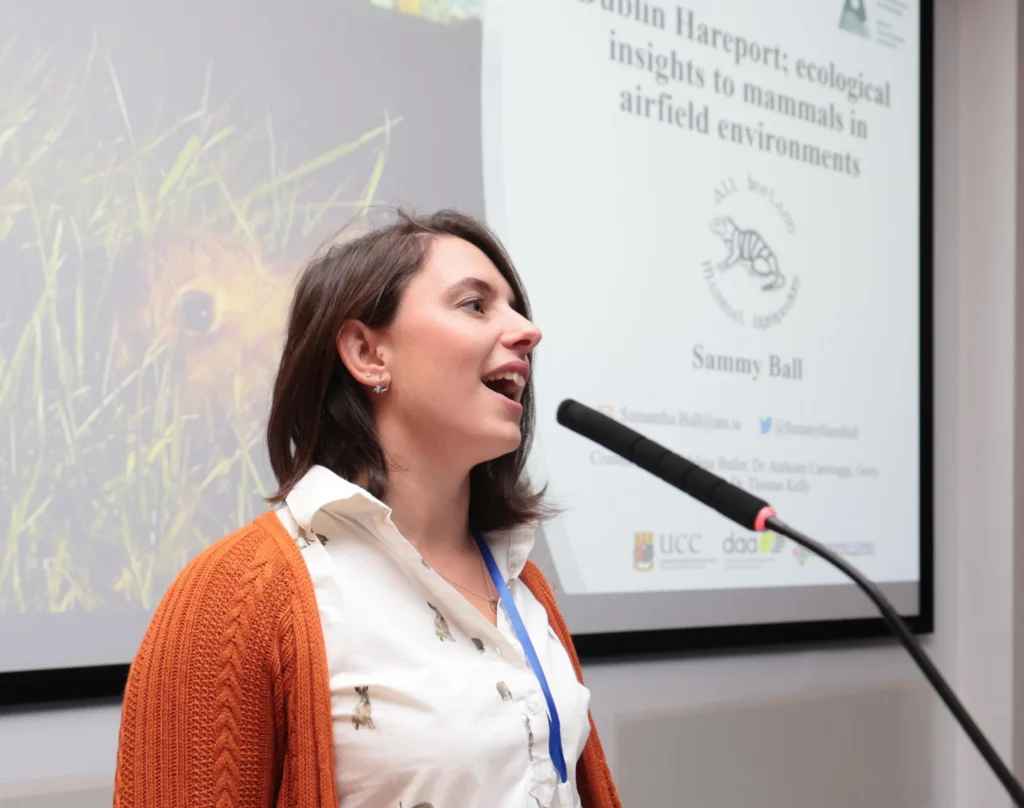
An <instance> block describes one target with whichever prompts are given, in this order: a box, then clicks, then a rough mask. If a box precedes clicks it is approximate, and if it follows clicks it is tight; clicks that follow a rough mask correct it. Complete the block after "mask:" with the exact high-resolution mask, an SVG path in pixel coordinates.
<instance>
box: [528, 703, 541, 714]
mask: <svg viewBox="0 0 1024 808" xmlns="http://www.w3.org/2000/svg"><path fill="white" fill-rule="evenodd" d="M526 706H527V708H528V709H529V710H530V712H531V713H533V714H535V715H536V714H537V713H539V712H540V705H539V704H537V702H535V701H531V702H530V703H529V704H527V705H526Z"/></svg>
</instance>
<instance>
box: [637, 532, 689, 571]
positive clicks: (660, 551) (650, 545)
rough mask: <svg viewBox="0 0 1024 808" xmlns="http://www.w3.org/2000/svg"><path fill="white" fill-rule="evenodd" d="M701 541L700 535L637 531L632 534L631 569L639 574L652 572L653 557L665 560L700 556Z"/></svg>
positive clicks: (653, 565)
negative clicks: (639, 572)
mask: <svg viewBox="0 0 1024 808" xmlns="http://www.w3.org/2000/svg"><path fill="white" fill-rule="evenodd" d="M701 540H702V537H701V534H700V533H654V532H653V531H649V530H644V531H639V532H637V533H634V534H633V567H634V569H636V570H639V571H641V572H648V571H650V570H653V569H654V567H655V555H657V556H660V557H661V558H663V559H666V560H668V559H672V558H680V557H687V556H697V555H700V552H701Z"/></svg>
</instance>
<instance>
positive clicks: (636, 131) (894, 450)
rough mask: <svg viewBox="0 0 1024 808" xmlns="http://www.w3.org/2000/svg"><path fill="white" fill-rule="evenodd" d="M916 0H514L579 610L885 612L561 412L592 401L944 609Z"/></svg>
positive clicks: (509, 188) (507, 8)
mask: <svg viewBox="0 0 1024 808" xmlns="http://www.w3.org/2000/svg"><path fill="white" fill-rule="evenodd" d="M912 6H913V4H910V3H905V2H871V3H867V2H865V3H855V2H852V0H847V2H843V1H842V0H839V2H822V1H821V0H803V2H799V1H798V0H794V1H793V2H788V3H781V4H780V3H763V2H757V1H756V0H746V1H742V0H736V1H734V2H722V0H707V2H692V3H687V4H686V5H680V4H675V3H670V2H655V0H651V2H647V0H561V1H560V2H550V0H496V2H491V3H489V4H488V6H487V14H486V16H485V19H484V78H483V99H484V157H485V161H484V166H485V170H484V182H485V198H486V204H487V209H488V213H489V216H490V218H491V220H492V223H494V224H495V225H496V226H498V227H499V228H500V229H501V232H502V233H503V235H504V236H505V238H506V239H507V241H508V245H509V248H510V249H511V251H512V254H513V255H514V256H515V258H516V260H517V261H518V262H519V264H520V265H521V266H522V267H523V271H524V274H525V278H526V282H527V285H528V288H529V291H530V294H531V299H532V302H533V304H534V306H535V314H536V318H537V321H538V322H539V323H541V324H542V325H543V327H544V329H545V343H544V344H543V345H542V349H541V351H540V358H539V360H538V363H537V368H536V376H535V378H536V380H537V397H538V404H539V406H538V410H539V413H540V421H541V424H540V428H539V439H538V447H537V451H536V453H535V457H534V461H535V463H534V467H533V468H534V473H535V474H537V475H538V476H541V477H543V478H544V479H549V480H550V481H551V487H552V492H553V494H554V495H555V496H556V497H557V498H558V499H559V501H560V502H561V503H563V504H564V506H565V507H566V512H565V513H564V515H563V516H562V517H561V518H560V519H558V520H557V521H556V522H554V523H553V524H550V525H548V526H547V527H546V535H547V539H548V542H547V544H548V547H549V550H550V553H551V555H552V560H553V567H554V569H555V570H557V575H558V579H559V584H560V586H561V591H562V593H563V596H564V595H565V594H568V595H570V596H582V597H579V598H575V597H568V598H566V601H567V603H568V604H570V606H569V608H570V612H571V615H572V618H573V620H574V625H575V626H576V627H577V628H579V629H580V630H587V631H607V630H610V627H614V629H615V630H626V629H638V628H651V627H652V621H653V622H654V623H657V624H658V626H657V627H681V626H704V625H714V624H736V623H740V624H742V623H764V622H779V621H789V620H807V619H808V618H820V619H825V618H828V619H836V618H842V617H855V616H870V615H871V614H872V611H871V610H872V608H873V607H871V606H870V604H868V603H867V601H866V599H864V598H863V597H862V596H861V595H860V594H859V593H858V592H856V591H855V590H854V588H853V586H852V585H851V584H850V583H849V581H848V579H846V578H845V577H844V576H843V575H842V574H841V573H839V572H838V571H837V570H836V569H835V568H833V567H831V566H830V565H828V564H827V563H826V562H823V561H821V560H820V559H818V558H817V557H811V556H810V555H809V554H808V552H807V551H806V550H804V549H803V548H801V547H800V546H798V545H796V544H793V543H792V542H790V541H788V540H786V539H785V538H783V537H781V536H775V535H772V534H771V533H765V534H760V535H759V534H755V533H752V532H750V531H744V530H742V529H737V527H736V526H735V525H734V524H733V523H731V522H729V521H727V520H726V519H724V518H723V517H721V516H719V515H718V514H717V513H715V512H713V511H711V510H709V509H707V508H705V507H704V506H702V505H700V504H699V503H697V502H696V501H694V500H691V499H688V498H686V497H684V496H682V495H681V494H680V493H679V492H678V491H676V490H675V489H673V488H671V487H669V486H668V485H666V484H665V483H663V482H661V481H660V480H658V479H656V478H654V477H652V476H650V475H647V474H646V473H644V472H642V471H640V470H638V469H637V468H636V467H634V466H632V465H630V464H627V463H625V462H624V461H623V460H622V459H621V458H619V457H617V456H616V455H613V454H610V453H609V452H607V451H605V450H603V449H602V448H600V447H598V446H596V445H594V444H591V443H588V442H587V441H585V440H584V439H582V438H580V437H579V436H577V435H576V434H574V433H572V432H569V431H568V430H566V429H564V428H562V427H561V426H559V425H558V424H557V423H556V421H555V413H556V410H557V407H558V404H559V402H560V401H561V400H562V399H564V398H573V399H576V400H578V401H581V402H582V403H585V404H587V405H589V406H591V407H593V408H595V409H598V410H600V411H602V412H604V413H605V414H607V415H609V416H610V417H612V418H615V419H617V420H619V421H621V422H622V423H624V424H626V425H627V426H630V427H632V428H633V429H635V430H637V431H638V432H640V433H642V434H643V435H645V436H647V437H649V438H651V439H652V440H655V441H657V442H658V443H661V444H662V445H664V446H666V447H667V448H669V449H671V450H673V451H676V452H678V453H679V454H682V455H683V456H684V457H688V458H690V459H692V460H693V461H695V462H697V463H698V464H700V465H701V466H703V467H705V468H707V469H708V470H709V471H712V472H714V473H715V474H718V475H720V476H722V477H724V478H726V479H727V480H729V481H731V482H733V483H735V484H736V485H739V486H742V487H744V488H746V489H747V490H749V491H751V492H752V493H754V494H756V495H758V496H760V497H762V498H763V499H766V500H768V501H769V502H770V503H772V504H773V505H774V506H775V507H776V509H777V510H778V511H779V513H780V515H782V516H783V518H785V519H786V520H787V521H788V522H789V523H790V524H794V525H798V526H800V528H801V529H803V530H804V531H805V532H808V533H810V534H811V535H813V536H816V537H820V538H821V539H822V540H823V541H824V542H825V543H826V544H827V545H828V546H829V547H830V548H831V549H832V550H834V551H836V552H838V553H840V554H841V555H842V556H844V557H846V558H848V559H850V560H851V561H852V562H853V563H855V564H856V566H857V567H858V568H859V569H861V570H862V571H863V572H864V573H866V574H867V575H868V576H870V577H871V578H872V579H873V580H875V581H876V582H880V583H885V584H888V586H886V587H885V591H886V592H887V593H888V594H889V596H890V597H892V598H893V599H894V600H895V601H896V603H897V605H898V606H899V607H900V608H901V610H902V611H903V612H904V613H907V614H916V613H917V608H918V584H919V582H920V581H919V578H920V541H921V535H920V529H921V520H920V507H921V506H920V489H921V484H922V483H921V469H920V465H921V460H920V456H921V440H920V411H921V397H920V385H921V381H920V355H921V340H920V326H921V318H920V316H919V310H920V305H921V303H920V300H921V284H920V277H921V267H920V232H921V231H920V216H921V208H920V200H919V196H920V191H919V188H920V180H921V178H920V172H919V154H920V145H919V139H920V136H921V132H920V50H919V42H920V37H919V27H920V18H919V13H918V10H917V9H915V8H913V7H912ZM545 349H546V350H545ZM650 593H661V594H662V595H664V594H666V593H667V594H668V595H669V596H668V597H665V596H662V597H660V598H657V599H653V598H651V597H643V596H640V595H647V594H650ZM676 593H685V595H686V596H683V597H680V596H678V595H677V594H676ZM608 594H619V595H626V594H634V595H638V596H637V597H632V598H628V599H624V598H616V599H611V600H609V599H607V598H605V599H601V598H599V597H595V596H601V595H608ZM723 594H724V597H723ZM810 594H813V598H810V597H809V595H810ZM655 603H657V604H658V605H657V607H656V608H655V607H654V604H655Z"/></svg>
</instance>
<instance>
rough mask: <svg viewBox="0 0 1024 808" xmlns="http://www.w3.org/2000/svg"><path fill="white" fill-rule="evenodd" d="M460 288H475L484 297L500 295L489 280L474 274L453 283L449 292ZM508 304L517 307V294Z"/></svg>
mask: <svg viewBox="0 0 1024 808" xmlns="http://www.w3.org/2000/svg"><path fill="white" fill-rule="evenodd" d="M460 289H473V290H475V291H477V292H479V293H480V294H481V295H483V296H484V297H497V296H498V293H497V291H496V290H495V288H494V286H493V285H492V284H490V283H488V282H487V281H485V280H483V279H481V278H476V277H474V276H472V275H467V276H466V277H465V278H463V279H462V280H459V281H456V282H455V283H453V284H452V285H451V286H449V287H448V293H449V294H451V293H452V292H455V291H458V290H460ZM508 304H509V305H510V306H511V307H512V308H515V307H516V305H517V301H516V298H515V295H512V297H510V298H509V301H508Z"/></svg>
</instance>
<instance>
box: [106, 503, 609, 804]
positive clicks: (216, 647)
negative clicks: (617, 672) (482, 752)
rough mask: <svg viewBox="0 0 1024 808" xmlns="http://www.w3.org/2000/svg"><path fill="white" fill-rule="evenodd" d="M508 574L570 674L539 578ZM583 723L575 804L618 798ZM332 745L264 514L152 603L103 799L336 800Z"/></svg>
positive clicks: (317, 676) (563, 634) (289, 580)
mask: <svg viewBox="0 0 1024 808" xmlns="http://www.w3.org/2000/svg"><path fill="white" fill-rule="evenodd" d="M521 577H522V580H523V583H524V584H525V585H526V586H527V587H529V588H530V590H531V591H532V592H533V593H534V595H535V596H536V597H537V599H538V601H540V602H541V603H542V604H543V605H544V607H545V608H546V609H547V611H548V615H549V620H550V623H551V626H552V628H553V629H554V631H555V633H556V634H557V635H558V637H559V639H560V640H561V641H562V644H563V645H564V646H565V647H566V650H567V651H569V655H570V658H571V659H572V661H573V665H574V667H575V668H576V672H577V676H580V671H579V662H578V660H577V659H576V654H575V651H574V650H573V648H572V639H571V637H570V635H569V632H568V630H567V629H566V627H565V621H564V620H563V619H562V617H561V615H560V614H559V613H558V608H557V606H556V604H555V600H554V596H553V595H552V593H551V591H550V588H549V587H548V586H547V583H546V581H545V580H544V578H543V576H542V575H541V574H540V572H539V570H537V569H536V568H535V567H534V566H533V565H531V564H528V565H527V569H526V570H524V571H523V574H522V576H521ZM591 727H592V732H591V736H590V740H589V741H588V743H587V746H586V748H585V749H584V752H583V756H582V757H581V759H580V761H579V763H578V765H577V767H576V772H577V785H578V787H579V791H580V796H581V798H582V801H583V808H621V806H620V803H619V800H618V795H617V794H616V792H615V787H614V785H613V784H612V781H611V774H610V773H609V770H608V766H607V763H606V761H605V759H604V754H603V752H602V750H601V744H600V741H599V740H598V738H597V732H596V730H595V729H593V720H591ZM333 744H334V739H333V733H332V726H331V720H330V680H329V674H328V667H327V654H326V650H325V647H324V640H323V627H322V625H321V623H320V615H319V612H318V610H317V604H316V595H315V593H314V590H313V582H312V580H311V579H310V577H309V572H308V570H307V569H306V564H305V561H304V559H303V557H302V554H301V552H300V551H299V548H298V546H297V545H296V543H295V541H294V540H293V539H292V538H291V536H289V534H288V532H287V531H286V530H285V529H284V527H283V526H282V525H281V523H280V521H279V520H278V518H277V516H276V514H274V513H273V512H272V511H270V512H267V513H265V514H264V515H263V516H261V517H259V518H257V519H256V520H255V521H254V522H252V523H251V524H249V525H247V526H246V527H245V528H243V529H242V530H239V531H238V532H236V533H234V534H232V535H230V536H227V537H225V538H223V539H221V540H220V541H218V542H216V543H215V544H213V545H211V546H210V547H209V548H207V549H206V550H204V551H203V552H202V553H200V554H199V556H198V557H197V558H195V559H193V561H192V562H190V563H189V565H188V566H186V568H185V569H184V570H182V572H181V573H180V574H179V576H178V578H176V579H175V581H174V582H173V583H172V584H171V586H170V587H169V588H168V591H167V593H166V594H165V596H164V599H163V600H162V601H161V604H160V606H159V607H158V608H157V610H156V612H155V614H154V616H153V619H152V621H151V622H150V625H149V628H148V629H147V631H146V636H145V637H144V638H143V641H142V644H141V645H140V647H139V651H138V653H137V655H136V657H135V660H134V661H133V663H132V667H131V672H130V674H129V677H128V682H127V685H126V687H125V693H124V703H123V707H122V713H121V730H120V735H119V743H118V750H117V771H116V774H115V778H114V794H115V796H114V806H115V808H210V806H211V805H215V806H217V807H218V808H337V806H338V797H337V790H336V783H337V777H336V772H335V770H334V766H335V759H334V754H333ZM342 765H344V764H342Z"/></svg>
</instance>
